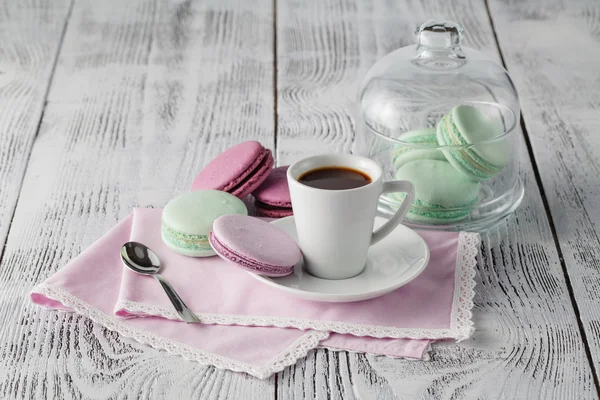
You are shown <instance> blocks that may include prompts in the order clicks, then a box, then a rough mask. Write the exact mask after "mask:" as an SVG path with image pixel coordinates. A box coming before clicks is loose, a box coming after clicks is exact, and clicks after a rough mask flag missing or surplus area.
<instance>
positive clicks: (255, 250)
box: [209, 214, 302, 276]
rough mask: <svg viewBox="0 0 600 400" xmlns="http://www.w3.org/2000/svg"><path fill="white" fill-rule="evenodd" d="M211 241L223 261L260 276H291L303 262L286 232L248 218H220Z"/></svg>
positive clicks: (296, 246) (215, 225) (217, 220)
mask: <svg viewBox="0 0 600 400" xmlns="http://www.w3.org/2000/svg"><path fill="white" fill-rule="evenodd" d="M209 242H210V245H211V246H212V248H213V250H214V251H215V252H216V253H217V255H219V256H220V257H221V258H222V259H224V260H227V261H231V262H233V263H235V264H236V265H237V266H238V267H241V268H243V269H245V270H247V271H250V272H253V273H255V274H258V275H265V276H285V275H289V274H291V273H292V272H293V270H294V266H295V265H296V264H297V263H298V262H299V261H300V260H301V259H302V253H301V252H300V248H299V247H298V245H297V244H296V242H295V241H294V239H292V238H291V237H290V236H289V235H288V234H287V233H285V232H284V231H282V230H281V229H279V228H278V227H276V226H274V225H272V224H269V223H268V222H266V221H263V220H260V219H258V218H253V217H248V216H245V215H233V214H232V215H223V216H221V217H219V218H217V219H216V220H215V222H214V224H213V230H212V232H211V233H210V235H209Z"/></svg>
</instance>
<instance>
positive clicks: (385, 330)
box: [115, 232, 479, 342]
mask: <svg viewBox="0 0 600 400" xmlns="http://www.w3.org/2000/svg"><path fill="white" fill-rule="evenodd" d="M478 251H479V235H478V234H477V233H470V232H461V233H460V236H459V243H458V251H457V255H456V271H455V279H454V285H455V288H454V299H453V301H452V314H451V323H450V328H446V329H420V328H396V327H391V326H378V325H364V324H352V323H347V322H341V321H322V320H315V319H308V318H296V317H267V316H254V315H237V314H211V313H199V312H195V314H196V315H197V316H198V318H200V320H201V321H202V322H203V323H205V324H216V325H242V326H274V327H278V328H296V329H302V330H308V329H314V330H318V331H324V332H336V333H341V334H350V335H354V336H371V337H375V338H396V339H400V338H406V339H455V340H456V341H458V342H460V341H463V340H465V339H468V338H469V337H470V336H471V335H472V333H473V331H474V328H473V321H472V317H473V313H472V311H471V310H472V309H473V297H474V295H475V279H474V278H475V273H476V269H475V266H476V264H477V253H478ZM115 310H125V311H127V312H129V313H131V314H135V316H136V317H139V316H140V314H146V315H149V316H150V315H152V316H161V317H163V318H167V319H172V320H180V317H179V315H178V314H177V312H176V311H175V310H173V309H170V308H165V307H159V306H154V305H149V304H144V303H138V302H134V301H129V300H119V301H118V302H117V304H116V306H115Z"/></svg>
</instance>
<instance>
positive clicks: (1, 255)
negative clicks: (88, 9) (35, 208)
mask: <svg viewBox="0 0 600 400" xmlns="http://www.w3.org/2000/svg"><path fill="white" fill-rule="evenodd" d="M74 5H75V0H71V1H70V3H69V10H68V11H67V17H66V18H65V24H64V25H63V29H62V32H61V33H60V40H59V42H58V46H56V52H55V53H54V62H53V63H52V69H51V71H50V75H49V76H48V83H47V84H46V90H45V91H44V103H43V106H42V112H41V113H40V118H39V120H38V123H37V127H36V129H35V135H34V136H33V139H32V141H31V147H30V148H29V154H28V155H27V162H26V163H25V168H24V169H23V176H22V177H21V187H20V188H19V197H18V198H17V201H16V202H15V205H14V207H13V209H12V212H11V216H10V220H9V221H8V229H7V230H6V238H5V239H4V243H2V247H0V265H2V260H3V259H4V254H5V251H4V249H5V248H6V243H7V242H8V238H9V237H10V230H11V227H12V224H13V219H14V218H15V212H16V210H17V206H18V205H19V201H20V200H21V194H20V192H21V190H22V188H23V180H24V179H25V176H26V175H27V169H28V168H29V160H30V159H31V153H32V151H33V146H34V145H35V141H36V139H37V137H38V135H39V134H40V129H41V127H42V121H43V120H44V113H45V112H46V106H47V105H48V94H49V93H50V88H51V87H52V82H53V81H54V73H55V72H56V66H57V64H58V57H59V55H60V52H61V51H62V46H63V42H64V41H65V34H66V33H67V28H68V27H69V21H70V20H71V15H72V14H73V7H74Z"/></svg>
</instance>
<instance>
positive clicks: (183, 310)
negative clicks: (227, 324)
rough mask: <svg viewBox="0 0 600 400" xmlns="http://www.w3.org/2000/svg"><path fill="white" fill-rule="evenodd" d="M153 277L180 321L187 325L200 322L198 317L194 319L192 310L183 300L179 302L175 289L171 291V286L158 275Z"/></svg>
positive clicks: (179, 298)
mask: <svg viewBox="0 0 600 400" xmlns="http://www.w3.org/2000/svg"><path fill="white" fill-rule="evenodd" d="M153 276H154V277H155V278H156V280H157V281H158V282H159V283H160V285H161V286H162V288H163V289H164V290H165V293H166V294H167V296H168V297H169V300H171V304H173V307H175V310H176V311H177V313H178V314H179V316H180V317H181V319H183V320H184V321H185V322H186V323H188V324H189V323H191V322H200V320H199V319H198V317H196V315H195V314H194V313H193V312H192V310H190V309H189V308H188V306H186V305H185V303H184V302H183V300H181V297H179V295H178V294H177V292H175V289H173V286H171V284H170V283H169V282H167V280H166V279H165V278H163V277H162V276H160V275H158V274H155V275H153Z"/></svg>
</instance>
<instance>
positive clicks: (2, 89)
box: [0, 0, 70, 254]
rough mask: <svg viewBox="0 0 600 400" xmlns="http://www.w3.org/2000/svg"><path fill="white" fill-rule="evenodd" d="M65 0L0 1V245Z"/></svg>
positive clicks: (64, 14) (65, 11)
mask: <svg viewBox="0 0 600 400" xmlns="http://www.w3.org/2000/svg"><path fill="white" fill-rule="evenodd" d="M69 6H70V1H69V0H62V1H56V2H52V3H49V2H45V1H37V0H31V1H29V0H27V1H18V2H17V1H11V0H6V1H2V2H0V110H2V112H0V243H2V244H4V243H5V242H6V237H7V234H8V230H9V228H10V223H11V219H12V216H13V212H14V208H15V206H16V203H17V199H18V197H19V192H20V190H21V184H22V181H23V176H24V174H25V169H26V168H27V161H28V160H29V153H30V151H31V147H32V145H33V142H34V139H35V136H36V134H37V131H38V125H39V121H40V118H41V117H42V110H43V108H44V100H45V98H46V93H47V91H48V86H49V84H50V78H51V75H52V72H53V68H54V63H55V60H56V57H57V56H58V49H59V46H60V43H61V40H62V33H63V30H64V27H65V23H66V21H67V16H68V12H69ZM0 254H2V249H0Z"/></svg>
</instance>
